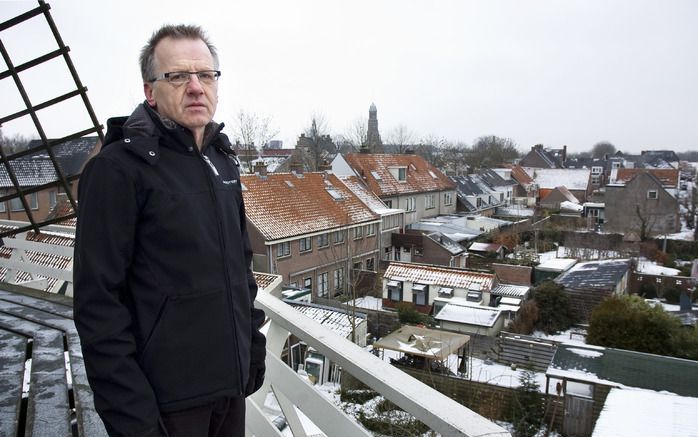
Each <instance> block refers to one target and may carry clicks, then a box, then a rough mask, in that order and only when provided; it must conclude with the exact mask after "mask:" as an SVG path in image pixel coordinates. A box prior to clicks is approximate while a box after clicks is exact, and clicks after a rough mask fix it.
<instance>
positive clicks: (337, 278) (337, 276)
mask: <svg viewBox="0 0 698 437" xmlns="http://www.w3.org/2000/svg"><path fill="white" fill-rule="evenodd" d="M334 289H335V291H339V292H344V267H339V268H337V269H336V270H335V271H334Z"/></svg>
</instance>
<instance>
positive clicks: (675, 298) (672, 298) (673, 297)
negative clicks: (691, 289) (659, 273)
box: [662, 287, 681, 304]
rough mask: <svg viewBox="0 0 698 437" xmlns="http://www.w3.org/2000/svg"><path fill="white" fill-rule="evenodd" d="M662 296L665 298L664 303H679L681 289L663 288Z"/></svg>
mask: <svg viewBox="0 0 698 437" xmlns="http://www.w3.org/2000/svg"><path fill="white" fill-rule="evenodd" d="M662 297H663V298H664V300H666V303H673V304H677V303H679V299H681V290H679V289H678V288H675V287H669V288H665V289H664V290H663V292H662Z"/></svg>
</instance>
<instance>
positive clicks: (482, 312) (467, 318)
mask: <svg viewBox="0 0 698 437" xmlns="http://www.w3.org/2000/svg"><path fill="white" fill-rule="evenodd" d="M501 315H502V311H501V310H500V309H498V308H490V307H483V306H464V305H454V304H451V303H448V304H446V305H444V307H443V308H442V309H441V311H439V312H438V314H436V315H435V316H434V319H436V320H443V321H447V322H456V323H463V324H466V325H476V326H483V327H486V328H491V327H493V326H494V324H495V323H496V322H497V319H499V317H500V316H501Z"/></svg>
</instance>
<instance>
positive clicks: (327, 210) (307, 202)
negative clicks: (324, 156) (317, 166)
mask: <svg viewBox="0 0 698 437" xmlns="http://www.w3.org/2000/svg"><path fill="white" fill-rule="evenodd" d="M241 181H242V183H243V184H244V185H245V186H246V187H247V189H246V190H243V197H244V199H245V210H246V211H245V212H246V215H247V218H248V219H249V220H250V222H252V224H253V225H254V226H255V227H256V228H257V229H258V230H259V231H260V232H261V233H262V235H263V236H264V237H265V238H266V239H267V240H278V239H282V238H289V237H295V236H299V235H304V234H309V233H314V232H322V231H330V230H332V229H337V228H341V227H343V226H350V225H354V224H358V223H367V222H372V221H376V220H378V219H379V218H380V217H379V216H378V215H376V214H375V213H374V212H373V211H371V209H370V208H369V207H367V206H366V205H365V204H364V203H363V202H362V201H361V200H360V199H359V198H358V197H357V196H356V195H355V194H354V193H353V192H352V191H351V190H350V189H349V188H347V186H346V185H345V184H344V183H343V182H342V181H341V180H340V179H339V178H337V177H336V176H335V175H333V174H331V173H324V172H316V173H304V174H303V175H302V177H301V176H300V175H295V174H292V173H274V174H269V175H267V176H259V175H249V176H248V175H245V176H242V177H241ZM328 188H329V189H331V190H332V191H333V192H334V193H335V194H338V195H340V196H341V199H336V198H335V197H334V196H333V195H332V193H330V192H329V191H328Z"/></svg>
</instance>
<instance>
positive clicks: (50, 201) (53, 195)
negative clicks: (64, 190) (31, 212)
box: [48, 191, 58, 208]
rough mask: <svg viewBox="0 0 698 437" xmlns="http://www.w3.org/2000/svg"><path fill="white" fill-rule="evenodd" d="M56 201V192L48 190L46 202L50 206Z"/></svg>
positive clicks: (54, 204)
mask: <svg viewBox="0 0 698 437" xmlns="http://www.w3.org/2000/svg"><path fill="white" fill-rule="evenodd" d="M56 203H58V193H57V192H56V191H49V192H48V204H49V206H50V207H51V208H53V207H54V206H56Z"/></svg>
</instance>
